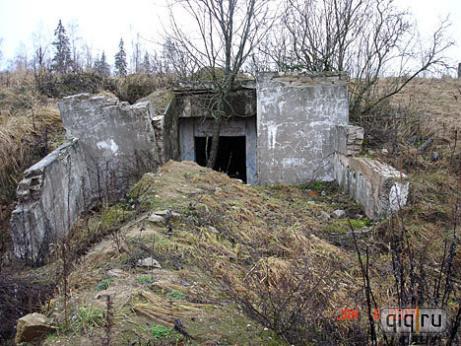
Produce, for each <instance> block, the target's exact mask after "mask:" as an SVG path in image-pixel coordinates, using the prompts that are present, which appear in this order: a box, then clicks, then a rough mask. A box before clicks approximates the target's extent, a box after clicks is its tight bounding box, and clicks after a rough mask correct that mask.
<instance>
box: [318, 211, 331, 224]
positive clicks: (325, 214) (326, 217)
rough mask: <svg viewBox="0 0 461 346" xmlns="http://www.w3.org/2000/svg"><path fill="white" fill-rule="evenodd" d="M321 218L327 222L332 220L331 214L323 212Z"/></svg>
mask: <svg viewBox="0 0 461 346" xmlns="http://www.w3.org/2000/svg"><path fill="white" fill-rule="evenodd" d="M319 218H320V220H322V221H325V222H326V221H328V220H330V214H328V213H327V212H325V211H323V210H321V211H320V215H319Z"/></svg>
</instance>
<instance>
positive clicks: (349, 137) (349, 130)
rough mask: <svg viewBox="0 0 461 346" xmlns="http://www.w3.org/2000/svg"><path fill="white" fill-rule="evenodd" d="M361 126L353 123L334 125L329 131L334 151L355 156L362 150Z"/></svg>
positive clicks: (362, 133)
mask: <svg viewBox="0 0 461 346" xmlns="http://www.w3.org/2000/svg"><path fill="white" fill-rule="evenodd" d="M363 138H364V130H363V127H360V126H354V125H336V126H335V127H334V128H333V129H332V131H331V139H332V143H333V144H332V145H333V147H334V150H335V152H336V153H338V154H341V155H345V156H356V155H359V154H360V152H361V151H362V144H363Z"/></svg>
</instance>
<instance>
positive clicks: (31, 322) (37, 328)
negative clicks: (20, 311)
mask: <svg viewBox="0 0 461 346" xmlns="http://www.w3.org/2000/svg"><path fill="white" fill-rule="evenodd" d="M55 330H56V328H55V327H53V326H52V325H50V323H49V322H48V319H47V318H46V316H45V315H42V314H39V313H37V312H34V313H31V314H27V315H25V316H23V317H21V318H20V319H19V320H18V324H17V327H16V338H15V342H16V344H20V343H22V342H30V343H32V342H37V341H40V340H41V339H43V338H45V337H46V336H47V335H48V334H50V333H52V332H54V331H55Z"/></svg>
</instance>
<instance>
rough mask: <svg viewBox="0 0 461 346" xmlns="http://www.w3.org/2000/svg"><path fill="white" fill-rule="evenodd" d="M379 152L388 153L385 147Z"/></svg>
mask: <svg viewBox="0 0 461 346" xmlns="http://www.w3.org/2000/svg"><path fill="white" fill-rule="evenodd" d="M381 152H382V153H383V154H384V155H387V154H389V150H387V149H386V148H383V149H382V150H381Z"/></svg>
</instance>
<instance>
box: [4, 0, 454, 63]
mask: <svg viewBox="0 0 461 346" xmlns="http://www.w3.org/2000/svg"><path fill="white" fill-rule="evenodd" d="M370 1H373V0H370ZM395 1H396V3H397V4H398V5H399V6H402V7H404V8H409V9H410V10H411V11H412V12H413V13H414V15H415V18H416V20H417V22H418V24H419V27H420V31H421V33H422V35H423V38H424V36H425V35H428V34H429V33H430V30H431V29H433V28H434V27H435V26H436V24H437V23H438V21H439V19H440V18H442V17H445V16H446V15H450V19H451V22H452V24H453V25H452V28H451V35H452V39H454V40H455V41H456V40H457V38H458V37H459V38H460V42H459V43H458V42H456V47H454V48H453V49H451V50H450V52H449V53H448V55H449V57H450V58H451V59H452V61H453V62H457V61H461V47H460V45H461V0H395ZM59 18H61V19H62V20H63V23H64V25H65V26H66V28H68V26H69V24H70V23H72V22H74V23H78V32H79V36H81V37H82V38H83V40H84V41H86V42H87V43H88V44H89V45H90V47H92V48H93V50H94V51H95V52H100V51H102V50H104V51H105V52H106V55H107V56H108V58H109V62H112V57H113V55H114V53H115V52H116V50H117V45H118V41H119V39H120V37H121V36H123V38H124V40H125V43H126V47H127V50H129V46H130V42H131V41H132V39H133V38H134V37H135V36H136V33H138V32H139V34H140V36H141V43H142V44H143V45H144V46H145V47H146V48H152V47H153V46H154V45H155V43H161V42H162V33H163V32H164V31H163V26H164V25H166V24H167V23H168V9H167V8H166V6H165V0H131V1H127V0H72V1H70V0H0V38H1V39H2V40H3V42H2V43H1V46H0V49H1V51H2V52H3V55H4V57H3V61H2V63H3V64H5V62H6V61H7V60H8V59H10V58H12V57H13V56H14V55H15V53H16V52H18V51H20V50H24V49H27V50H29V49H31V48H32V47H33V35H32V33H34V32H35V33H37V32H41V33H42V36H44V37H45V38H46V40H48V41H49V40H51V38H52V33H53V30H54V28H55V27H56V25H57V22H58V20H59ZM162 23H163V24H162ZM426 37H427V36H426Z"/></svg>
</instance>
